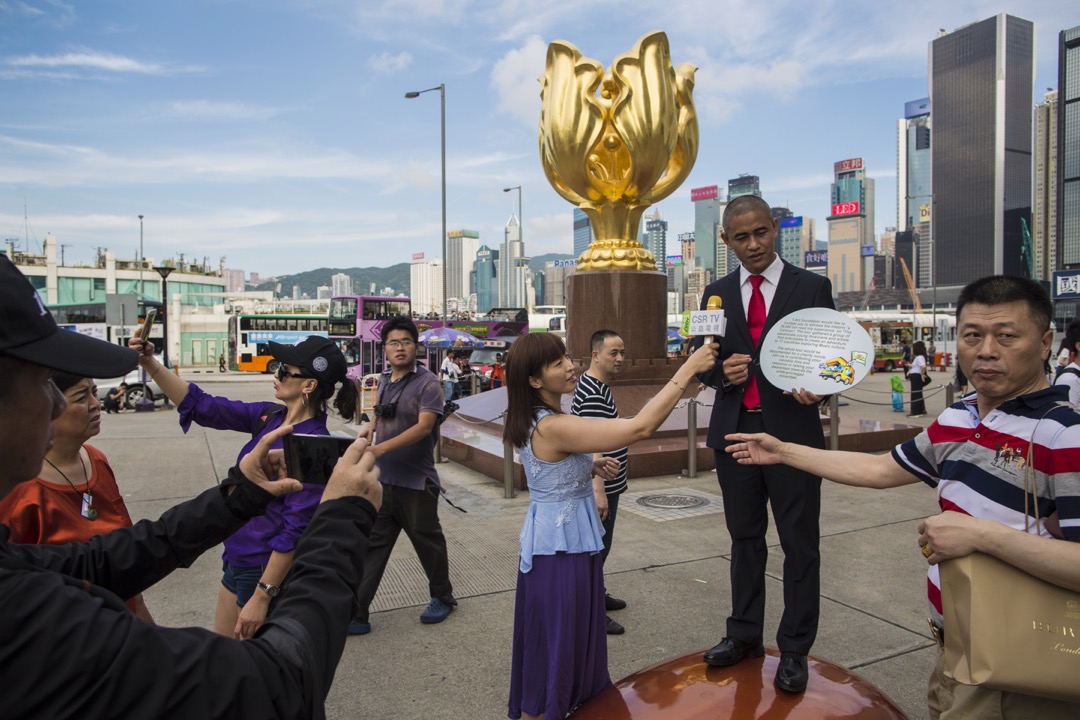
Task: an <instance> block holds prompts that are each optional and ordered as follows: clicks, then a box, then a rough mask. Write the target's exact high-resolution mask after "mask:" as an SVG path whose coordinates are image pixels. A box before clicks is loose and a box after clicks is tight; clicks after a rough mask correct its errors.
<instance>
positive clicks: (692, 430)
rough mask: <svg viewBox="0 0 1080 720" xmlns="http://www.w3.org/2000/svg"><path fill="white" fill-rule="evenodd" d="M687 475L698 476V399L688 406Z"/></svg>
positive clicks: (692, 399) (691, 399)
mask: <svg viewBox="0 0 1080 720" xmlns="http://www.w3.org/2000/svg"><path fill="white" fill-rule="evenodd" d="M686 477H692V478H696V477H697V400H695V399H694V398H690V402H689V404H688V405H687V406H686Z"/></svg>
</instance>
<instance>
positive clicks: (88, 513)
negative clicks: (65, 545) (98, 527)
mask: <svg viewBox="0 0 1080 720" xmlns="http://www.w3.org/2000/svg"><path fill="white" fill-rule="evenodd" d="M93 504H94V497H93V496H92V495H91V494H90V493H83V496H82V516H83V517H84V518H86V519H87V520H96V519H97V515H98V513H97V510H95V509H94V508H92V507H90V506H91V505H93Z"/></svg>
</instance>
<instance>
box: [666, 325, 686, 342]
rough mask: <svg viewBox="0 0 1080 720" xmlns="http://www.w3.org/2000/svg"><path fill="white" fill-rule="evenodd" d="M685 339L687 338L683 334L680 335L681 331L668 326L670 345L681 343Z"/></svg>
mask: <svg viewBox="0 0 1080 720" xmlns="http://www.w3.org/2000/svg"><path fill="white" fill-rule="evenodd" d="M685 339H686V338H684V337H683V336H682V335H680V334H679V331H678V330H676V329H675V328H668V329H667V344H668V345H678V344H679V343H681V342H682V341H683V340H685Z"/></svg>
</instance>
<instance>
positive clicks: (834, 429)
mask: <svg viewBox="0 0 1080 720" xmlns="http://www.w3.org/2000/svg"><path fill="white" fill-rule="evenodd" d="M829 449H830V450H839V449H840V396H839V395H836V394H833V395H830V396H829Z"/></svg>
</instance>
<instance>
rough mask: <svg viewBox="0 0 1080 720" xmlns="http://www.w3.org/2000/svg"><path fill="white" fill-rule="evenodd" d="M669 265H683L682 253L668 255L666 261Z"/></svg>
mask: <svg viewBox="0 0 1080 720" xmlns="http://www.w3.org/2000/svg"><path fill="white" fill-rule="evenodd" d="M664 264H665V265H666V266H668V267H675V266H676V265H682V264H683V262H682V255H668V256H667V259H666V262H665V263H664Z"/></svg>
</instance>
